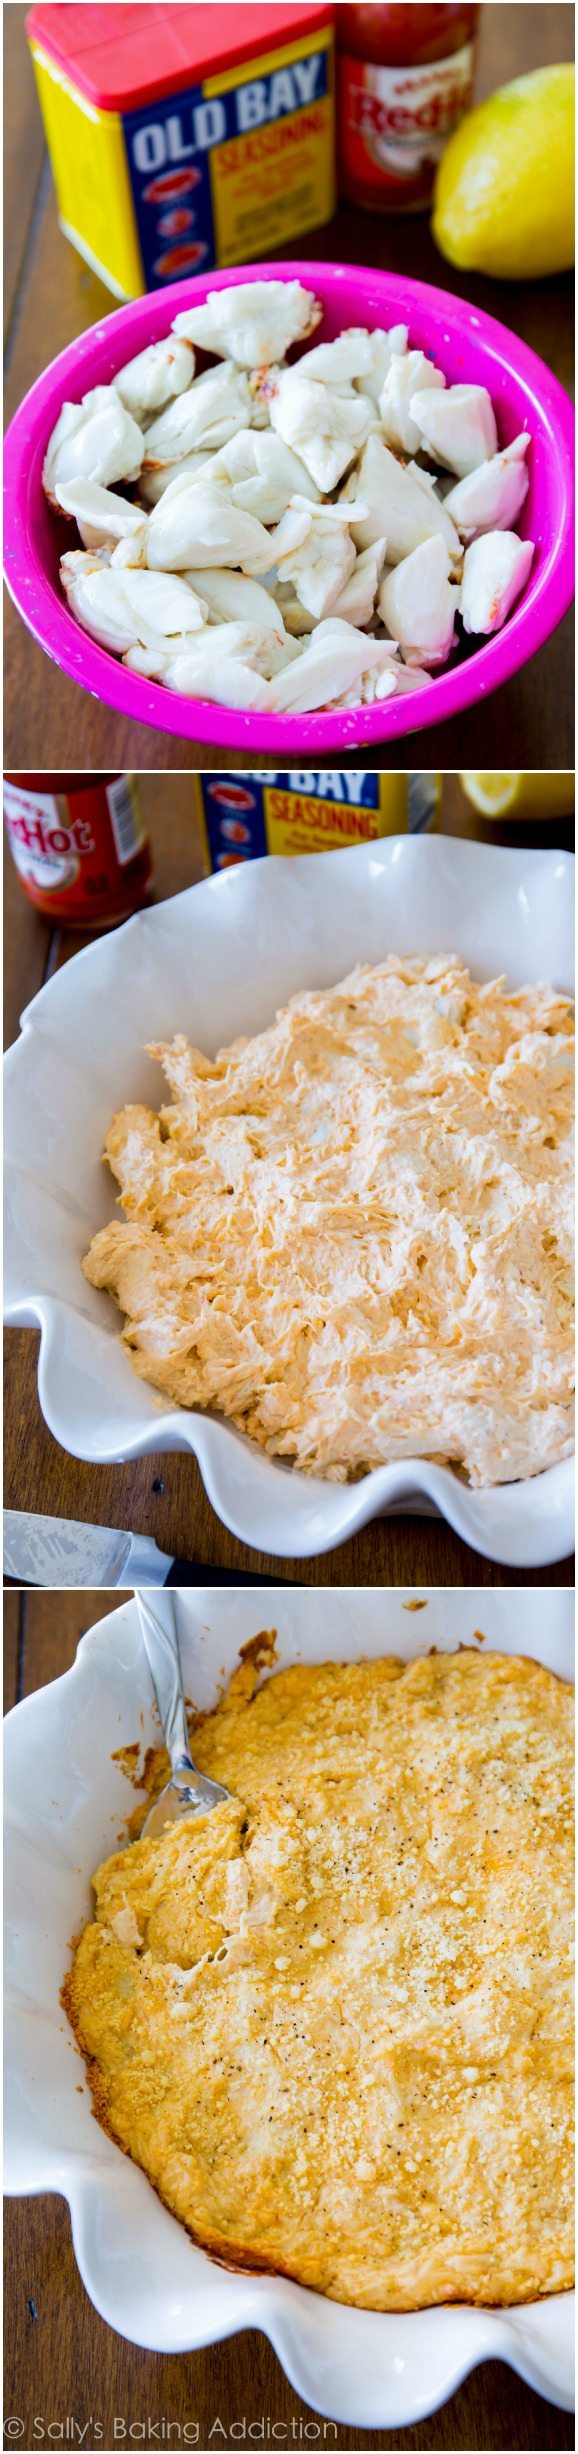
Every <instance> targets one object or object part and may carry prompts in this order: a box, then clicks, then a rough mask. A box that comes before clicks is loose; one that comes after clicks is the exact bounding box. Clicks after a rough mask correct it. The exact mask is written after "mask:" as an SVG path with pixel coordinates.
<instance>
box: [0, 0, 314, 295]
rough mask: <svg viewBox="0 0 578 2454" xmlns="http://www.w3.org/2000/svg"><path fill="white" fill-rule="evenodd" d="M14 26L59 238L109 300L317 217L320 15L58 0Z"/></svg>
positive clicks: (238, 253)
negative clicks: (34, 90) (35, 109)
mask: <svg viewBox="0 0 578 2454" xmlns="http://www.w3.org/2000/svg"><path fill="white" fill-rule="evenodd" d="M26 25H27V33H28V40H29V44H30V49H31V53H32V59H33V62H34V68H35V72H36V79H37V84H38V91H39V96H40V105H41V110H42V116H43V120H44V126H45V131H46V139H47V144H48V150H49V153H50V158H51V163H52V169H53V173H54V178H55V182H56V190H57V196H58V206H59V213H60V223H61V228H62V229H63V230H64V232H65V234H66V237H67V238H69V239H71V240H72V242H73V245H74V246H75V247H78V249H79V251H80V254H81V255H82V256H84V257H86V260H87V262H88V263H89V264H91V265H92V267H93V270H94V271H95V272H97V273H99V274H100V277H101V280H103V281H105V282H106V283H107V286H108V288H109V289H110V290H113V291H114V294H115V297H117V298H137V297H140V295H141V293H142V291H143V290H154V289H157V288H159V287H162V285H163V284H164V283H165V282H168V281H178V280H182V279H183V278H184V277H185V276H186V274H187V273H191V274H195V273H206V272H209V271H210V270H211V267H212V266H214V265H228V264H243V263H246V262H247V259H248V258H250V257H257V256H270V255H271V251H272V249H274V248H275V246H277V245H280V244H283V243H284V242H285V241H286V240H290V239H293V238H296V237H297V236H298V234H299V232H300V231H304V230H311V229H313V228H314V227H315V225H316V224H318V223H320V222H325V221H328V220H329V218H330V215H331V213H332V212H333V208H334V153H335V145H334V100H333V10H332V8H331V7H328V6H319V5H318V6H311V5H310V0H300V5H297V6H293V7H290V8H287V7H284V6H282V5H280V4H279V5H277V6H273V7H269V6H267V5H264V4H263V5H262V4H261V0H257V5H250V6H247V7H245V5H244V0H232V5H230V6H228V7H222V6H221V5H220V4H219V5H218V6H217V5H213V6H212V7H204V6H201V7H189V6H188V5H187V4H186V0H172V4H171V0H167V4H166V5H156V0H144V5H140V0H128V5H126V6H117V5H116V0H106V4H105V5H104V6H101V7H93V6H92V5H91V0H81V5H80V6H69V5H67V0H57V4H56V5H55V6H46V7H44V6H40V7H38V8H33V9H31V11H30V13H29V15H28V17H27V20H26Z"/></svg>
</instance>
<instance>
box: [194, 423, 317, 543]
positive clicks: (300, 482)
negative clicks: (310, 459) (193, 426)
mask: <svg viewBox="0 0 578 2454" xmlns="http://www.w3.org/2000/svg"><path fill="white" fill-rule="evenodd" d="M211 481H214V482H215V484H219V485H220V484H221V483H222V484H224V485H226V486H228V487H229V491H230V494H231V500H232V502H234V503H236V504H237V506H238V509H239V511H252V512H253V513H254V516H255V519H257V520H262V521H263V525H264V527H265V528H269V527H273V526H274V524H275V523H276V521H277V520H282V518H283V513H284V511H286V510H287V506H288V504H289V503H290V502H291V498H292V496H293V495H294V494H304V495H306V496H307V498H308V500H309V501H310V502H311V503H318V502H319V488H318V486H316V485H315V482H314V479H313V478H312V477H310V476H309V475H308V471H307V469H306V468H304V466H303V461H302V460H298V458H297V453H296V452H292V451H290V449H289V444H288V443H284V442H283V440H282V437H281V435H276V434H272V433H271V431H270V430H268V431H267V432H266V433H262V432H260V431H259V430H258V429H255V428H254V427H252V428H248V429H247V430H246V432H245V433H243V434H238V435H233V439H232V442H231V443H226V444H225V445H224V449H223V451H222V452H216V453H215V457H214V460H213V462H212V466H211Z"/></svg>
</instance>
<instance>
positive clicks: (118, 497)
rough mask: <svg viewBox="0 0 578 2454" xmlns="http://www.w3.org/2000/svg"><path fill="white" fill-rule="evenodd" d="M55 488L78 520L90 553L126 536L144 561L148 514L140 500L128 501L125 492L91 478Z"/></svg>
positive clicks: (60, 501) (63, 508)
mask: <svg viewBox="0 0 578 2454" xmlns="http://www.w3.org/2000/svg"><path fill="white" fill-rule="evenodd" d="M54 491H55V496H56V501H57V503H58V504H59V506H60V510H61V511H65V512H66V516H67V519H69V520H76V525H77V528H78V529H79V531H80V535H81V537H82V542H83V545H85V546H87V548H88V551H89V552H91V551H92V550H93V549H94V548H95V547H99V546H101V545H110V546H113V545H116V544H117V542H118V540H119V539H120V538H125V539H126V540H127V542H129V543H130V544H131V545H134V546H135V548H137V549H138V550H137V552H136V560H137V561H139V560H140V557H141V552H144V543H145V539H146V530H147V514H146V511H141V509H140V506H139V504H138V503H128V502H127V501H126V499H125V496H124V495H123V494H114V493H113V492H112V489H111V488H109V487H108V486H98V485H96V484H95V482H94V479H93V478H91V477H76V478H73V479H72V480H71V482H70V484H69V485H67V486H61V485H57V486H55V489H54Z"/></svg>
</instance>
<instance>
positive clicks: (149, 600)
mask: <svg viewBox="0 0 578 2454" xmlns="http://www.w3.org/2000/svg"><path fill="white" fill-rule="evenodd" d="M60 569H61V577H62V584H63V587H64V589H65V591H66V595H67V597H68V601H69V604H70V606H71V609H72V611H73V613H75V615H76V619H77V622H80V623H81V625H82V629H83V630H85V631H88V632H89V634H90V638H91V639H95V640H96V641H97V643H98V646H99V647H101V648H112V650H113V652H114V653H115V654H116V655H117V656H124V654H125V652H126V649H127V648H132V647H136V646H137V645H138V643H139V642H140V644H141V645H142V646H144V647H149V648H154V649H160V650H161V651H162V652H168V651H169V649H170V646H171V643H172V645H173V647H174V643H175V640H177V639H181V638H186V637H187V636H188V635H189V633H191V632H195V631H199V630H202V629H203V628H204V626H205V619H206V611H207V608H206V605H204V604H203V603H202V601H201V599H200V598H199V597H197V596H195V594H194V592H193V589H192V588H187V586H186V583H185V582H184V581H183V580H179V579H173V578H171V577H169V576H168V574H167V573H166V572H164V571H160V572H156V571H141V570H132V569H131V570H122V569H121V570H119V569H118V567H117V568H116V569H113V567H112V565H111V564H107V563H106V562H105V561H104V559H103V560H101V561H98V560H97V558H96V556H93V555H85V554H65V555H64V556H63V559H62V563H61V566H60Z"/></svg>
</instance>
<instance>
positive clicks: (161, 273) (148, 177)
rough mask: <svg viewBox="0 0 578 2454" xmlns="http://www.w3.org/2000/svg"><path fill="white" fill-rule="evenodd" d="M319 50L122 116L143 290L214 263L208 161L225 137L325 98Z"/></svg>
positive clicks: (322, 56)
mask: <svg viewBox="0 0 578 2454" xmlns="http://www.w3.org/2000/svg"><path fill="white" fill-rule="evenodd" d="M327 81H328V60H327V52H326V51H325V50H322V51H319V52H315V53H313V55H312V57H311V58H308V59H304V60H294V61H292V63H291V65H290V67H286V68H278V69H273V70H272V71H271V74H270V75H268V76H264V77H248V78H247V80H246V82H245V83H244V84H242V85H238V86H236V87H233V89H232V91H231V92H230V93H228V94H222V95H219V94H217V95H215V96H213V97H211V98H207V97H206V96H205V95H204V94H203V91H202V87H201V86H199V85H197V86H191V87H189V88H188V89H187V90H186V91H185V92H183V93H180V94H171V95H167V97H166V98H165V100H164V101H162V100H160V101H158V102H157V103H155V105H154V111H153V112H151V106H150V103H149V104H148V105H146V106H145V107H142V108H141V109H140V110H138V111H127V112H125V113H124V116H123V128H124V134H125V143H126V154H127V163H128V169H129V174H130V180H131V186H132V193H133V199H134V208H135V214H136V220H137V227H138V235H139V240H140V247H141V254H142V259H143V265H144V272H145V281H146V286H147V289H149V290H154V289H158V288H161V287H162V285H163V284H164V283H165V282H167V281H180V280H182V279H183V278H184V277H185V275H186V274H187V273H203V272H208V271H209V270H210V267H211V265H213V264H214V263H215V262H216V246H215V231H214V224H213V207H212V198H211V180H210V168H209V164H210V156H211V153H212V151H213V149H214V147H215V146H216V145H222V144H224V143H225V142H226V140H227V139H230V138H231V137H239V136H248V135H250V134H251V131H252V130H253V129H256V128H260V127H263V126H265V125H267V124H269V125H270V124H271V123H272V122H275V121H276V120H278V119H283V118H285V117H286V116H287V114H288V113H289V112H291V111H298V110H302V109H303V108H304V107H305V106H306V105H307V103H312V102H317V101H319V100H320V98H321V96H322V95H323V94H325V93H326V92H327Z"/></svg>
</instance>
